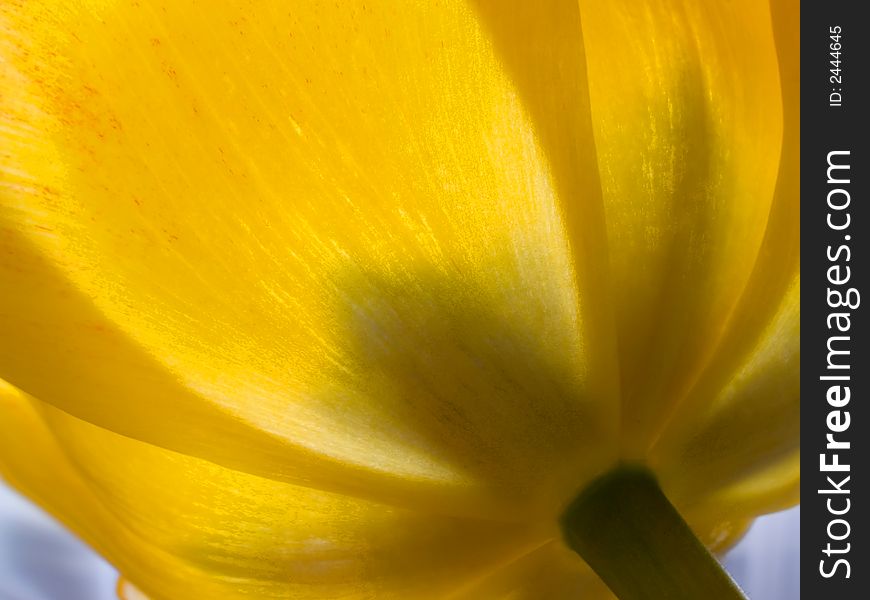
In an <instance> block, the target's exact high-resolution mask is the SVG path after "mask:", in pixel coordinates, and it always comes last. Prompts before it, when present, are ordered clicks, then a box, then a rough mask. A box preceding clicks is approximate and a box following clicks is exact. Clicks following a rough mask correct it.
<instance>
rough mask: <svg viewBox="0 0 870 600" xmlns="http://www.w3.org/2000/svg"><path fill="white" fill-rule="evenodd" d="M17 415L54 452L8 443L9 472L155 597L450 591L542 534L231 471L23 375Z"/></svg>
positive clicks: (10, 408)
mask: <svg viewBox="0 0 870 600" xmlns="http://www.w3.org/2000/svg"><path fill="white" fill-rule="evenodd" d="M3 415H4V419H3V429H4V431H3V433H4V436H3V439H4V440H9V439H13V440H14V439H16V438H17V439H25V438H24V436H27V437H26V439H28V440H29V443H31V444H34V443H35V444H36V447H35V448H34V450H33V452H34V453H35V454H36V455H37V456H39V457H40V460H37V461H32V462H31V461H30V458H31V457H30V456H23V455H21V454H18V455H16V453H15V452H14V450H16V448H3V450H12V452H4V453H3V457H4V458H3V461H4V462H3V472H4V474H10V475H11V478H12V481H13V483H16V484H18V485H21V486H22V487H23V488H24V490H25V492H27V493H30V494H31V495H33V496H35V497H36V498H38V499H39V500H40V501H42V502H45V503H46V505H47V508H48V509H49V510H52V511H53V512H56V514H58V516H60V517H61V518H62V519H63V520H65V521H67V522H72V523H74V524H75V526H76V527H77V529H79V532H80V533H81V534H83V536H84V537H85V538H86V539H89V540H91V541H92V543H94V545H95V546H96V547H97V548H98V549H99V550H100V551H102V552H104V553H105V554H106V556H107V558H109V560H111V561H112V562H114V563H115V564H116V565H117V566H118V567H119V568H120V569H121V570H122V572H124V573H125V575H127V576H128V577H129V578H130V580H131V581H132V582H133V583H134V584H135V586H136V588H138V589H140V590H142V592H143V593H144V594H145V595H146V596H148V597H149V598H152V599H154V600H159V599H165V598H194V597H204V598H215V599H217V598H288V597H292V598H299V599H305V598H312V599H314V598H326V597H342V598H371V597H377V598H429V597H432V598H440V597H443V596H444V595H445V594H446V593H447V592H449V591H451V590H452V589H454V588H456V587H459V586H461V585H462V584H463V582H464V581H467V580H470V579H471V578H473V577H476V576H478V575H477V574H478V572H479V571H484V572H485V571H486V570H491V569H492V568H495V567H496V566H498V565H499V564H501V563H504V562H509V561H511V560H513V559H514V558H515V557H516V556H518V555H521V554H522V553H524V552H527V551H528V549H529V548H533V547H534V546H535V545H539V544H540V543H541V542H540V541H536V539H535V536H536V535H537V536H539V535H540V533H537V532H534V531H533V529H532V528H530V527H525V526H521V525H509V524H504V523H498V522H494V521H475V520H469V519H458V518H451V517H441V516H437V515H430V514H421V513H413V512H410V511H407V510H403V509H396V508H393V507H390V506H386V505H382V504H377V503H373V502H368V501H364V500H358V499H354V498H350V497H345V496H339V495H335V494H331V493H328V492H320V491H316V490H311V489H307V488H301V487H297V486H293V485H289V484H286V483H281V482H276V481H273V480H269V479H264V478H260V477H256V476H253V475H248V474H245V473H240V472H236V471H231V470H228V469H225V468H223V467H219V466H217V465H214V464H213V463H209V462H207V461H203V460H201V459H197V458H192V457H189V456H185V455H180V454H177V453H174V452H171V451H167V450H163V449H161V448H157V447H156V446H152V445H150V444H146V443H143V442H139V441H136V440H132V439H129V438H126V437H123V436H120V435H118V434H115V433H112V432H109V431H107V430H104V429H101V428H99V427H96V426H94V425H91V424H89V423H86V422H84V421H81V420H79V419H76V418H74V417H71V416H69V415H67V414H66V413H63V412H61V411H58V410H57V409H55V408H53V407H50V406H49V405H45V404H42V403H39V402H38V401H36V400H28V399H27V398H26V397H25V396H24V395H23V394H20V393H19V394H15V393H14V390H11V388H10V389H7V390H4V393H3ZM10 415H11V416H10ZM6 417H9V418H6ZM13 433H14V435H13ZM8 443H9V442H5V441H4V445H6V444H8ZM15 444H20V442H12V445H13V446H14V445H15ZM19 450H20V449H19ZM19 463H21V464H19ZM52 480H53V481H52ZM22 483H23V485H22ZM82 517H86V520H81V518H82ZM107 540H111V543H110V544H109V543H107V542H106V541H107ZM155 556H156V557H157V560H155V558H154V557H155ZM169 556H171V557H172V558H168V557H169Z"/></svg>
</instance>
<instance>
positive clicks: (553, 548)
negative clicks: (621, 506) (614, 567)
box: [450, 541, 613, 600]
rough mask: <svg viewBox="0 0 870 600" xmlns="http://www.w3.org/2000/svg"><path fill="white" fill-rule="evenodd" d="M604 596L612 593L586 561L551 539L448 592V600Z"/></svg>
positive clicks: (589, 598)
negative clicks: (473, 580)
mask: <svg viewBox="0 0 870 600" xmlns="http://www.w3.org/2000/svg"><path fill="white" fill-rule="evenodd" d="M574 598H578V599H582V600H598V599H601V600H604V599H611V598H613V595H612V594H611V592H610V590H608V589H607V586H605V585H604V583H603V582H602V581H601V580H600V579H599V578H598V576H597V575H595V573H593V572H592V569H590V568H589V567H588V566H587V565H586V563H584V562H583V560H582V559H581V558H580V557H579V556H577V554H576V553H575V552H574V551H572V550H569V549H568V548H567V547H566V546H565V545H564V544H563V543H562V542H560V541H552V542H548V543H547V544H545V545H543V546H542V547H540V548H538V549H536V550H534V551H532V552H530V553H528V554H526V555H525V556H523V557H522V558H520V559H518V560H516V561H514V562H513V563H511V564H509V565H506V566H504V567H502V568H500V569H498V570H497V571H495V572H494V573H492V574H490V575H489V576H488V577H486V578H484V579H483V580H481V581H479V582H477V583H476V584H474V585H472V586H470V587H468V588H466V589H465V590H463V591H462V592H461V593H459V594H457V595H454V596H450V600H566V599H574Z"/></svg>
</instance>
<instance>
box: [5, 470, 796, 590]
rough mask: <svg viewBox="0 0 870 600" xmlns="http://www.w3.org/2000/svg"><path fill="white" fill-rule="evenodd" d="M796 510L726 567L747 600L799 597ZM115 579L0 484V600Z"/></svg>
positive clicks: (758, 526) (742, 547)
mask: <svg viewBox="0 0 870 600" xmlns="http://www.w3.org/2000/svg"><path fill="white" fill-rule="evenodd" d="M799 549H800V507H797V508H793V509H791V510H787V511H785V512H781V513H777V514H774V515H769V516H766V517H762V518H761V519H758V520H757V521H756V522H755V525H753V527H752V529H751V530H750V531H749V533H748V534H747V536H746V537H745V538H744V539H743V540H742V541H741V542H740V543H739V544H738V545H737V546H736V547H735V548H734V549H733V550H731V552H730V553H729V554H728V556H727V557H726V559H725V565H726V567H727V568H728V570H729V572H730V573H731V574H732V575H733V576H734V578H735V579H736V580H737V582H738V583H739V584H740V585H741V587H742V588H743V589H744V590H745V591H746V593H747V594H748V595H749V598H750V599H752V600H797V599H798V598H800V572H799V560H800V559H799ZM115 579H116V574H115V572H114V570H113V569H112V567H110V566H109V565H108V564H107V563H106V562H105V561H103V560H102V559H101V558H100V557H98V556H97V555H95V554H94V553H93V552H91V551H90V550H89V549H88V547H87V546H85V545H84V544H82V543H81V542H79V541H78V540H77V539H76V538H75V537H74V536H72V535H71V534H69V533H68V532H67V531H66V530H65V529H64V528H63V527H61V526H60V525H59V524H57V523H56V522H55V521H54V520H53V519H52V518H51V517H49V516H47V515H46V514H45V513H43V512H42V511H41V510H39V509H38V508H36V507H35V506H33V505H32V504H30V503H29V502H28V501H27V500H25V499H24V498H22V497H21V496H19V495H18V494H16V493H15V492H13V491H12V490H10V489H9V488H8V487H6V486H5V485H4V484H3V482H2V481H0V600H116V596H115Z"/></svg>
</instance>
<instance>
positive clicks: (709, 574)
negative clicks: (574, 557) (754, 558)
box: [561, 467, 746, 600]
mask: <svg viewBox="0 0 870 600" xmlns="http://www.w3.org/2000/svg"><path fill="white" fill-rule="evenodd" d="M561 525H562V532H563V534H564V536H565V541H566V543H567V544H568V546H569V547H570V548H572V549H573V550H574V551H575V552H577V553H578V554H579V555H580V556H582V557H583V559H584V560H585V561H586V562H587V563H588V564H589V566H590V567H592V569H593V570H594V571H595V572H596V573H597V574H598V576H599V577H601V579H602V580H603V581H604V583H606V584H607V586H608V587H609V588H610V589H611V591H613V593H614V594H616V596H617V597H618V598H619V599H620V600H658V599H667V600H697V599H699V598H702V599H704V600H745V598H746V597H745V596H744V595H743V593H742V592H741V591H740V588H738V587H737V585H736V584H735V583H734V581H733V580H732V579H731V577H729V575H728V573H726V572H725V570H724V569H723V568H722V566H721V565H720V564H719V561H717V560H716V558H715V557H714V556H713V555H712V554H710V552H709V551H708V550H707V549H706V548H705V547H704V545H703V544H702V543H701V542H700V541H699V540H698V538H697V537H695V534H694V533H693V532H692V530H691V529H690V528H689V526H688V525H687V524H686V522H685V521H684V520H683V518H682V517H681V516H680V514H679V513H678V512H677V510H676V509H675V508H674V507H673V505H672V504H671V503H670V502H669V501H668V499H667V498H666V497H665V495H664V494H663V493H662V491H661V489H660V488H659V486H658V483H657V482H656V480H655V478H654V477H653V476H652V474H651V473H649V472H648V471H646V470H645V469H640V468H630V467H621V468H619V469H616V470H614V471H611V472H610V473H608V474H607V475H604V476H603V477H601V478H599V479H598V480H596V481H594V482H593V483H592V484H591V485H590V486H589V487H588V488H587V489H586V490H585V491H584V492H583V493H582V494H581V495H580V496H579V497H578V498H577V499H576V500H575V501H574V502H573V503H572V504H571V505H570V506H569V507H568V509H567V510H566V511H565V513H564V515H563V516H562V521H561Z"/></svg>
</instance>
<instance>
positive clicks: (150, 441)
mask: <svg viewBox="0 0 870 600" xmlns="http://www.w3.org/2000/svg"><path fill="white" fill-rule="evenodd" d="M797 19H798V14H797V2H793V1H789V0H782V1H780V0H773V1H772V4H771V5H770V6H768V4H766V3H764V2H757V1H756V0H735V1H734V2H729V3H716V2H704V1H702V0H683V1H681V0H657V1H655V0H651V1H649V2H645V3H643V4H640V3H637V2H633V1H629V0H616V1H609V0H608V1H602V0H580V2H579V4H578V3H577V2H571V1H556V0H552V1H549V0H548V1H542V2H521V1H516V2H513V1H511V2H507V1H504V2H499V1H496V0H479V1H471V0H469V1H462V0H445V1H441V2H434V1H433V2H414V3H400V2H391V1H388V0H366V2H364V3H361V2H347V3H346V2H315V1H313V0H301V1H299V2H282V1H268V2H266V1H264V2H257V3H245V2H241V1H238V2H236V1H221V2H215V3H211V2H195V1H193V0H185V1H182V0H164V1H159V0H153V1H151V0H141V1H138V2H137V1H134V0H129V1H121V0H86V1H83V2H74V3H70V2H23V1H22V2H17V1H12V2H4V3H3V5H2V7H0V144H2V145H0V161H2V162H0V194H2V196H0V199H2V204H0V290H2V294H0V377H2V378H3V379H4V380H5V381H7V382H8V383H9V385H5V384H4V387H3V388H2V391H0V396H2V405H0V406H2V413H0V414H2V419H0V469H2V472H3V474H4V476H5V477H7V478H9V480H10V481H11V482H12V483H13V484H14V485H15V486H17V487H18V488H19V489H21V490H22V491H23V492H24V493H26V494H28V495H29V496H31V497H32V498H34V499H35V500H37V501H38V502H39V503H40V504H42V505H43V506H44V507H46V508H47V509H48V510H49V511H51V512H52V513H54V514H55V515H57V516H58V517H59V518H60V519H62V520H63V521H64V522H65V523H66V524H67V525H68V526H69V527H71V528H72V529H74V530H75V531H76V532H77V533H78V534H80V535H81V536H82V537H83V538H84V539H86V540H87V541H88V542H89V543H91V544H92V545H93V546H94V547H95V548H96V549H97V550H98V551H99V552H101V553H102V554H103V555H105V556H106V557H107V558H108V559H109V560H110V561H111V562H113V563H114V564H115V565H116V566H117V567H118V568H119V569H120V571H121V572H122V573H123V574H124V575H125V576H126V577H127V578H128V579H129V580H131V581H132V582H133V583H135V585H136V586H137V587H138V588H140V589H141V590H142V591H143V592H144V593H145V594H147V595H148V596H149V597H151V598H154V599H180V598H185V599H187V598H203V599H207V600H209V599H219V598H220V599H222V598H296V599H303V600H304V599H325V598H348V599H350V598H379V599H380V598H397V599H403V600H404V599H415V598H444V597H448V596H450V597H452V598H456V599H469V600H489V599H498V598H507V597H510V598H530V599H536V600H538V599H544V600H546V599H549V598H552V599H561V598H585V597H593V596H591V595H592V594H597V593H599V592H600V590H601V588H602V585H601V584H600V583H599V582H598V581H597V579H596V578H595V576H594V575H593V574H592V573H591V571H590V570H589V568H588V567H586V566H585V564H584V562H583V561H582V560H581V559H580V558H579V557H577V555H575V554H574V553H572V552H571V551H569V550H568V549H567V548H566V547H565V545H564V544H563V542H562V541H561V537H560V534H559V530H558V524H557V521H558V518H559V516H560V514H561V513H562V511H563V510H564V509H565V507H566V506H567V505H568V504H569V503H570V502H571V500H572V499H573V498H575V497H576V496H577V494H578V493H579V492H580V491H582V490H583V489H584V488H585V487H586V486H587V484H588V483H589V482H590V481H592V480H593V479H594V478H596V477H597V476H599V475H601V474H602V473H605V472H606V471H608V470H609V469H611V468H612V467H613V466H614V465H616V464H618V463H619V462H620V461H638V462H641V463H644V464H646V465H647V466H648V467H649V468H651V469H652V470H653V471H654V472H655V474H656V476H657V477H658V479H659V481H660V483H661V485H662V488H663V489H664V491H665V492H666V494H667V495H668V497H669V498H670V499H671V501H672V502H673V503H674V504H675V505H676V506H677V507H678V509H679V510H680V512H681V513H682V514H683V516H684V517H685V518H686V519H687V521H688V522H689V523H690V524H691V525H692V527H693V528H694V530H695V531H696V533H697V534H698V535H699V536H700V537H701V539H703V540H704V541H706V542H707V543H708V544H709V545H710V546H711V547H714V548H718V547H722V546H723V545H726V544H727V543H729V542H730V541H732V540H733V539H734V536H736V535H738V534H739V532H740V531H741V530H742V528H743V527H745V525H746V524H747V523H748V522H749V521H750V520H751V519H752V518H754V516H756V515H758V514H760V513H763V512H765V511H770V510H776V509H779V508H782V507H785V506H788V505H789V504H791V503H794V502H796V501H797V493H798V478H799V472H798V429H799V427H798V424H799V421H798V419H799V416H798V406H799V383H798V377H797V373H798V363H799V344H798V339H799V318H798V317H799V296H798V294H799V285H798V282H799V255H798V241H799V237H798V236H799V234H798V222H799V210H798V155H799V151H798V139H799V131H798V113H799V106H798V89H799V85H798V48H797V31H798V27H797ZM583 590H587V595H585V596H584V595H583V592H582V591H583ZM451 594H452V596H451ZM511 594H513V595H511Z"/></svg>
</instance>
